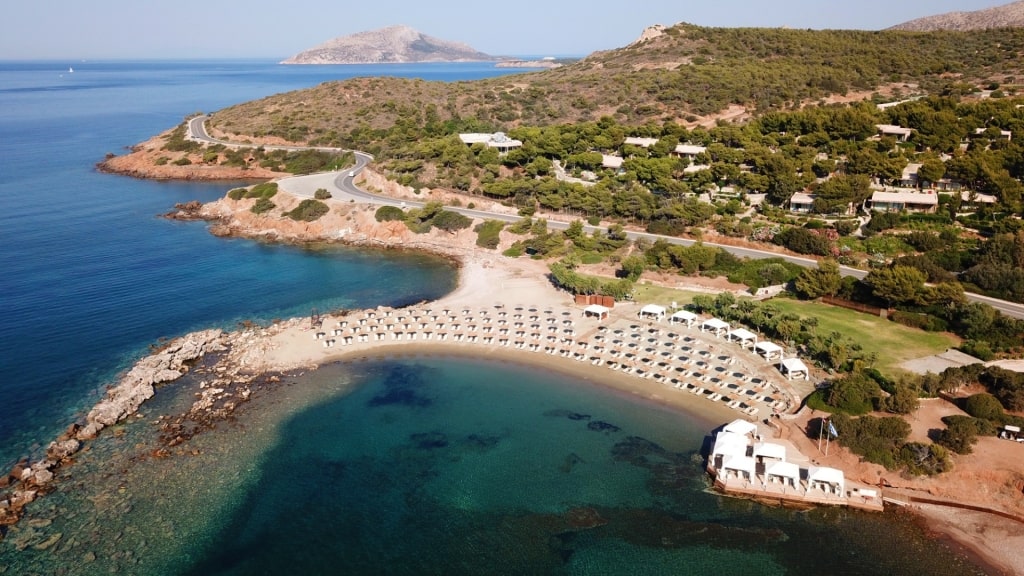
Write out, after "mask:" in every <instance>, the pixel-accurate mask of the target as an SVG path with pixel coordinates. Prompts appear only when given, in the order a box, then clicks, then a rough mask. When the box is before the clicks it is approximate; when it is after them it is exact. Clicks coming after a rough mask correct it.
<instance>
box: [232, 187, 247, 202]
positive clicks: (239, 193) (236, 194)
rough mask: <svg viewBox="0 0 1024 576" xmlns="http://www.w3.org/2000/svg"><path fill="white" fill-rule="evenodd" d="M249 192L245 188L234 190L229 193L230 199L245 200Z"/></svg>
mask: <svg viewBox="0 0 1024 576" xmlns="http://www.w3.org/2000/svg"><path fill="white" fill-rule="evenodd" d="M247 192H248V190H246V189H245V188H234V189H232V190H229V191H228V198H231V199H232V200H241V199H242V198H245V194H246V193H247Z"/></svg>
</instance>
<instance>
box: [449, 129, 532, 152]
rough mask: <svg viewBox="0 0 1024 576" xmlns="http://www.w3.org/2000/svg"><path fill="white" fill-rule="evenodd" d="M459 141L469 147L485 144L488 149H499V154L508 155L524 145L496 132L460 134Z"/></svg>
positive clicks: (502, 133)
mask: <svg viewBox="0 0 1024 576" xmlns="http://www.w3.org/2000/svg"><path fill="white" fill-rule="evenodd" d="M459 139H461V140H462V142H463V143H465V144H467V145H469V146H472V145H473V144H483V145H485V146H487V147H488V148H497V149H498V153H499V154H507V153H508V151H509V150H512V149H514V148H519V147H521V146H522V145H523V143H522V142H520V141H519V140H513V139H511V138H509V137H508V136H507V135H506V134H505V133H504V132H495V133H494V134H481V133H470V134H459Z"/></svg>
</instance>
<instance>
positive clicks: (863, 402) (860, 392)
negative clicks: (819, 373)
mask: <svg viewBox="0 0 1024 576" xmlns="http://www.w3.org/2000/svg"><path fill="white" fill-rule="evenodd" d="M880 396H881V388H880V387H879V386H878V383H877V382H875V381H874V380H872V379H871V378H869V377H867V376H865V375H864V374H849V375H847V376H845V377H843V378H840V379H838V380H834V381H833V382H832V384H831V386H829V387H828V388H827V389H825V390H824V391H823V392H822V396H821V398H822V400H824V401H825V403H826V404H827V405H828V406H830V407H832V411H833V412H840V413H845V414H850V415H853V416H857V415H860V414H867V413H868V412H871V411H872V410H874V408H875V401H876V399H877V398H879V397H880Z"/></svg>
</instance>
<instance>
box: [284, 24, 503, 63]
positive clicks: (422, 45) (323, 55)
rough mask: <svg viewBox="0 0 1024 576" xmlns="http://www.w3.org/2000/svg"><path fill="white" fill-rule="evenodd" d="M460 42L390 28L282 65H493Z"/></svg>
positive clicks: (315, 50)
mask: <svg viewBox="0 0 1024 576" xmlns="http://www.w3.org/2000/svg"><path fill="white" fill-rule="evenodd" d="M497 60H499V58H497V57H494V56H491V55H489V54H484V53H483V52H480V51H478V50H475V49H474V48H472V47H471V46H468V45H466V44H463V43H461V42H451V41H448V40H441V39H440V38H434V37H433V36H428V35H426V34H423V33H422V32H419V31H417V30H415V29H413V28H410V27H409V26H388V27H387V28H381V29H379V30H370V31H367V32H359V33H356V34H350V35H348V36H341V37H338V38H334V39H333V40H328V41H327V42H324V43H323V44H319V45H317V46H314V47H312V48H310V49H309V50H304V51H302V52H299V53H298V54H296V55H294V56H292V57H291V58H287V59H285V60H283V61H281V64H399V63H412V62H493V61H497Z"/></svg>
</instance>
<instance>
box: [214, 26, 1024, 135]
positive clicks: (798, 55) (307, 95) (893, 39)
mask: <svg viewBox="0 0 1024 576" xmlns="http://www.w3.org/2000/svg"><path fill="white" fill-rule="evenodd" d="M1022 53H1024V30H1021V29H999V30H992V31H989V32H987V33H986V34H984V35H979V34H975V33H968V32H932V33H910V32H899V31H883V32H870V31H852V30H850V31H843V30H820V31H815V30H791V29H781V28H772V29H761V28H705V27H699V26H693V25H690V24H677V25H675V26H672V27H667V28H663V29H659V30H658V31H657V33H654V34H645V36H644V37H643V39H641V40H639V41H637V42H634V43H633V44H631V45H629V46H626V47H623V48H619V49H615V50H609V51H604V52H597V53H594V54H592V55H590V56H588V57H587V58H585V59H583V60H581V61H579V62H576V63H574V64H571V65H568V66H563V67H561V68H558V69H554V70H546V71H542V72H535V73H528V74H519V75H514V76H505V77H501V78H491V79H486V80H479V81H473V82H455V83H442V82H426V81H423V80H415V79H399V78H358V79H351V80H345V81H338V82H328V83H324V84H321V85H319V86H317V87H314V88H310V89H306V90H301V91H296V92H290V93H285V94H279V95H275V96H271V97H269V98H264V99H260V100H256V101H253V102H249V103H245V104H241V105H238V106H233V107H231V108H228V109H225V110H222V111H219V112H217V113H215V114H214V117H213V121H212V125H213V126H214V127H215V128H217V129H220V130H222V131H224V132H225V133H230V134H237V135H244V136H252V137H266V136H273V137H278V138H281V139H284V140H288V141H290V142H297V143H311V144H323V145H337V146H357V145H358V146H367V145H368V144H369V143H371V142H373V141H376V140H378V139H379V136H380V135H381V134H382V131H384V130H387V129H390V128H391V127H392V126H394V125H395V124H399V125H400V126H402V125H407V124H415V125H417V126H418V127H420V128H423V127H430V128H431V129H433V130H448V131H453V130H463V131H471V130H481V131H483V130H498V129H504V130H508V129H510V128H514V127H516V126H520V125H535V126H536V125H551V124H557V123H566V122H580V121H589V120H597V119H600V118H602V117H611V118H613V119H615V120H616V121H617V122H621V123H623V124H629V125H643V124H646V123H649V122H664V121H676V122H680V123H689V124H690V125H692V124H694V123H697V122H701V121H707V122H709V123H711V124H713V123H714V118H715V117H716V115H718V114H720V113H721V112H722V111H723V110H727V109H730V107H732V109H734V110H737V111H738V112H741V113H744V114H749V115H756V114H760V113H763V112H766V111H770V110H782V109H790V108H793V107H800V106H802V105H806V104H813V103H818V102H827V101H833V100H853V99H864V98H869V97H871V96H872V95H873V94H875V93H883V94H885V95H887V96H888V97H891V98H894V99H898V98H899V97H900V96H903V95H909V94H914V93H920V92H927V93H930V94H941V93H943V92H944V91H948V90H949V89H950V87H951V86H954V85H957V84H961V83H968V84H974V85H978V84H981V83H988V82H992V81H999V82H1001V83H1002V84H1003V85H1004V89H1006V90H1010V89H1012V85H1013V83H1014V82H1015V81H1016V79H1017V78H1021V77H1022V76H1024V74H1022V72H1024V58H1022Z"/></svg>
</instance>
